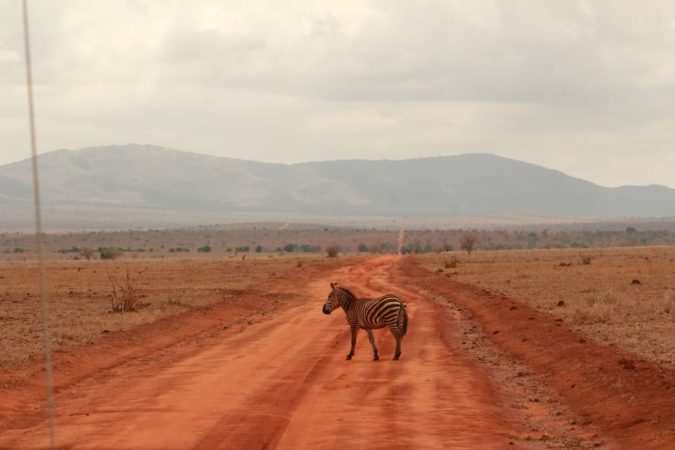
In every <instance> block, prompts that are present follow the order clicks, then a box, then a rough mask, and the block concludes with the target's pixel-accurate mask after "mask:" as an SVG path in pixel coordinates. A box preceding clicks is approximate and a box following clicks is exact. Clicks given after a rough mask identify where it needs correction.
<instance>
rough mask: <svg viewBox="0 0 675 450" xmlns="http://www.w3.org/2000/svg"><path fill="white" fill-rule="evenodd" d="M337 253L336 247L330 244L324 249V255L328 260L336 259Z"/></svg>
mask: <svg viewBox="0 0 675 450" xmlns="http://www.w3.org/2000/svg"><path fill="white" fill-rule="evenodd" d="M338 252H339V250H338V247H337V245H335V244H331V245H329V246H328V247H326V255H327V256H328V257H329V258H337V255H338Z"/></svg>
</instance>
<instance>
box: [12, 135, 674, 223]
mask: <svg viewBox="0 0 675 450" xmlns="http://www.w3.org/2000/svg"><path fill="white" fill-rule="evenodd" d="M30 169H31V168H30V161H29V160H24V161H19V162H16V163H12V164H7V165H4V166H0V205H3V206H4V210H5V211H8V210H11V209H12V208H14V209H15V210H16V211H23V209H25V208H30V207H31V201H32V200H31V199H32V197H31V196H32V183H31V170H30ZM40 174H41V181H42V194H43V202H44V205H45V207H46V208H80V209H81V210H83V211H84V210H86V211H89V214H91V212H92V211H94V212H95V211H96V210H97V209H101V210H103V209H106V208H107V209H111V208H112V209H115V210H117V211H119V210H124V209H134V210H148V211H150V210H152V211H158V210H171V211H177V212H181V211H185V212H195V213H196V212H237V213H252V214H267V213H282V214H310V215H330V216H339V215H350V216H387V217H443V216H454V215H471V214H523V215H544V216H574V217H618V216H622V217H663V216H675V190H674V189H669V188H667V187H663V186H623V187H617V188H608V187H603V186H599V185H597V184H593V183H590V182H588V181H584V180H581V179H578V178H574V177H571V176H568V175H565V174H564V173H562V172H559V171H555V170H551V169H547V168H544V167H541V166H537V165H533V164H528V163H524V162H520V161H516V160H512V159H507V158H502V157H498V156H494V155H489V154H465V155H458V156H444V157H430V158H420V159H409V160H399V161H391V160H381V161H370V160H344V161H325V162H310V163H301V164H291V165H286V164H274V163H263V162H254V161H245V160H237V159H230V158H222V157H214V156H207V155H201V154H196V153H188V152H182V151H177V150H171V149H166V148H161V147H156V146H145V145H122V146H106V147H95V148H87V149H82V150H76V151H73V150H58V151H54V152H51V153H46V154H44V155H42V156H41V157H40ZM19 215H20V214H19ZM4 222H5V224H7V223H8V222H11V218H7V217H5V220H4Z"/></svg>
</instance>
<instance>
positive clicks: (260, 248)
mask: <svg viewBox="0 0 675 450" xmlns="http://www.w3.org/2000/svg"><path fill="white" fill-rule="evenodd" d="M262 251H263V248H262V247H261V246H260V245H258V246H257V247H256V248H255V252H256V253H262Z"/></svg>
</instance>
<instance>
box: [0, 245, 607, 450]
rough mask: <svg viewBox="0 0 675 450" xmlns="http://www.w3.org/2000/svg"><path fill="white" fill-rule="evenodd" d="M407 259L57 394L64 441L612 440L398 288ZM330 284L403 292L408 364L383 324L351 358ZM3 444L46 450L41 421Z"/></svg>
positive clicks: (77, 445)
mask: <svg viewBox="0 0 675 450" xmlns="http://www.w3.org/2000/svg"><path fill="white" fill-rule="evenodd" d="M399 260H400V259H399V258H398V257H395V256H385V257H378V258H372V259H365V258H364V260H363V262H361V263H359V264H356V265H351V266H348V267H344V268H341V269H338V270H337V271H333V272H331V273H326V274H324V276H322V277H319V278H316V279H312V280H308V284H307V285H306V288H305V290H306V295H307V301H306V302H305V303H303V304H302V305H300V306H297V307H293V308H290V309H287V310H283V311H281V312H278V313H275V314H274V315H273V317H269V316H266V317H265V318H264V320H260V321H255V322H252V324H250V325H248V326H244V327H242V328H241V330H232V329H231V330H227V331H224V332H222V333H219V334H216V335H213V336H210V337H205V338H203V339H201V340H195V341H193V342H190V343H189V344H187V346H188V347H189V349H188V350H189V351H186V349H185V348H183V350H182V351H181V352H180V355H179V356H176V355H171V354H168V355H167V352H158V353H157V354H156V355H151V356H148V357H145V358H139V359H135V360H131V361H129V362H128V363H125V364H122V365H119V366H117V367H114V368H112V369H110V370H108V371H106V372H104V373H101V374H100V375H99V376H96V377H93V378H91V379H88V380H85V381H82V382H79V383H77V384H75V385H73V386H71V387H69V388H68V389H63V390H60V391H59V392H58V393H57V396H56V402H57V419H56V423H57V430H56V431H57V439H58V444H59V448H65V449H214V450H215V449H249V448H250V449H254V448H282V449H300V448H311V449H324V448H326V449H332V448H335V449H345V448H349V449H351V448H363V449H395V448H400V449H408V448H420V449H429V448H454V449H462V448H467V449H469V448H471V449H476V448H485V449H498V448H562V447H569V448H590V447H594V446H595V447H602V448H615V447H617V445H616V443H615V442H613V441H612V439H611V438H609V437H607V436H602V435H600V434H598V432H597V430H593V429H592V428H591V427H592V424H588V425H587V426H585V425H584V424H577V423H576V421H575V417H574V416H573V413H572V412H570V411H569V410H567V409H566V408H565V406H564V405H560V404H558V403H556V399H555V398H554V397H553V396H551V397H548V395H549V393H548V392H547V391H546V388H545V387H542V386H535V385H529V384H528V383H523V382H522V377H521V372H519V370H521V369H520V368H519V367H518V366H517V364H516V363H514V364H505V363H504V361H507V360H508V359H504V358H505V357H504V356H503V355H500V354H499V351H498V350H495V349H491V348H490V347H489V344H484V345H476V346H475V349H474V350H473V351H469V350H467V347H466V346H462V345H461V344H462V343H463V342H465V340H466V330H465V332H462V326H466V324H464V325H462V324H461V323H460V322H461V321H462V318H461V317H460V315H459V313H457V312H453V311H451V310H449V309H448V308H447V305H443V304H442V303H440V302H438V301H436V300H433V299H431V298H429V296H428V294H426V293H425V292H424V291H423V290H421V289H419V290H414V289H411V288H410V287H409V285H407V286H408V287H406V286H403V285H401V284H400V283H399V282H398V281H397V280H396V279H395V277H394V276H393V274H394V273H395V267H396V265H397V264H398V261H399ZM331 281H338V282H340V283H341V284H342V285H344V286H348V287H350V288H352V287H353V289H354V291H356V293H357V294H360V295H375V294H382V293H386V292H395V293H398V294H401V295H402V296H403V297H404V298H405V300H406V302H407V304H408V311H409V317H410V326H409V330H408V335H407V336H406V337H405V339H404V340H403V354H402V357H401V360H400V361H392V360H391V356H392V355H393V350H394V339H393V338H392V337H391V335H390V334H388V332H385V331H384V330H381V331H380V332H379V333H376V339H377V343H378V346H379V349H380V355H381V358H382V359H381V360H380V361H378V362H373V361H372V351H371V349H370V345H369V343H368V339H367V336H366V334H365V332H363V331H362V332H361V333H360V334H359V342H358V344H357V348H356V356H355V357H354V359H353V360H352V361H345V355H346V354H347V352H348V349H349V332H348V328H347V324H346V321H345V317H344V314H343V313H342V311H341V310H338V311H335V312H334V313H333V314H332V315H331V316H325V315H323V314H322V313H321V306H322V304H323V302H324V300H325V298H326V296H327V294H328V292H329V289H330V287H329V282H331ZM502 366H504V367H502ZM522 370H525V369H522ZM516 372H517V375H515V374H516ZM533 396H538V397H537V398H533ZM570 424H572V425H570ZM0 448H7V449H10V448H11V449H41V448H48V433H47V428H46V421H45V422H40V423H34V424H32V425H30V426H28V427H23V428H14V429H9V430H6V431H5V432H4V433H2V434H1V435H0Z"/></svg>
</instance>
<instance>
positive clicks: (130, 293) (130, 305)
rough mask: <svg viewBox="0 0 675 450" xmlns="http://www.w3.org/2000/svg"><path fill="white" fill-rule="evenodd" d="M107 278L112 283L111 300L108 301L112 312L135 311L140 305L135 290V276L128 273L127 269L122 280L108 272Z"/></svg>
mask: <svg viewBox="0 0 675 450" xmlns="http://www.w3.org/2000/svg"><path fill="white" fill-rule="evenodd" d="M139 275H140V273H139ZM108 279H109V280H110V283H111V284H112V300H111V301H110V309H111V310H112V312H120V313H125V312H132V311H136V309H137V308H138V307H139V306H141V304H140V302H139V297H138V292H137V290H136V279H137V278H132V277H131V275H130V274H129V270H127V276H126V278H125V279H124V280H122V282H118V281H117V280H116V279H115V278H114V277H113V276H112V275H110V274H108Z"/></svg>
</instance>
